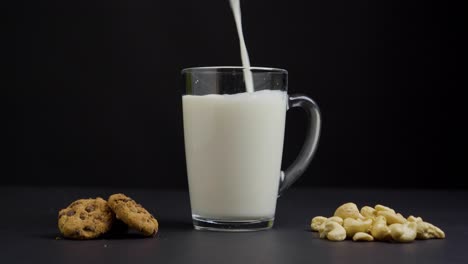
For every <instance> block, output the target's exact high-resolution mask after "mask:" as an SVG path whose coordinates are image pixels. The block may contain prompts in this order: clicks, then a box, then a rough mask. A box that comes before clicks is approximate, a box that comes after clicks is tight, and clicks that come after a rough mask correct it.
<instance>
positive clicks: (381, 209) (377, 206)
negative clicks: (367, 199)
mask: <svg viewBox="0 0 468 264" xmlns="http://www.w3.org/2000/svg"><path fill="white" fill-rule="evenodd" d="M374 208H375V210H377V211H390V212H392V213H394V214H395V213H396V212H395V210H393V209H392V208H390V207H387V206H385V205H381V204H378V205H376V206H375V207H374Z"/></svg>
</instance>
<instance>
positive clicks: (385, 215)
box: [310, 203, 445, 242]
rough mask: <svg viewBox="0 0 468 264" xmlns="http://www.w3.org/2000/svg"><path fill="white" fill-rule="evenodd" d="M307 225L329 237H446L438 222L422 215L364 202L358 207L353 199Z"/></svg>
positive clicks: (406, 239) (395, 239)
mask: <svg viewBox="0 0 468 264" xmlns="http://www.w3.org/2000/svg"><path fill="white" fill-rule="evenodd" d="M310 227H311V228H312V230H313V231H318V232H319V234H320V238H324V239H325V238H326V239H328V240H331V241H343V240H345V239H346V238H350V239H353V240H354V241H374V240H377V241H395V242H412V241H414V240H415V239H431V238H445V233H444V231H442V230H441V229H440V228H438V227H437V226H435V225H433V224H430V223H428V222H424V221H423V219H422V218H421V217H414V216H412V215H411V216H409V217H408V218H405V217H404V216H403V215H401V214H400V213H396V212H395V210H393V209H392V208H389V207H386V206H383V205H380V204H378V205H376V206H375V207H374V208H372V207H370V206H364V207H362V208H361V210H360V211H359V209H358V207H357V206H356V204H355V203H345V204H343V205H341V206H340V207H338V208H337V209H336V211H335V214H334V215H333V216H332V217H328V218H327V217H323V216H316V217H314V218H313V219H312V222H311V224H310Z"/></svg>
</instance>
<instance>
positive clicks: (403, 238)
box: [388, 222, 418, 242]
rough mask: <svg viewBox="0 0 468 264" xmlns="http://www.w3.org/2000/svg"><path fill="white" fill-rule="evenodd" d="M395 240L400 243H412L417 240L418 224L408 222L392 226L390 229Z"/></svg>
mask: <svg viewBox="0 0 468 264" xmlns="http://www.w3.org/2000/svg"><path fill="white" fill-rule="evenodd" d="M388 228H389V229H390V234H391V235H392V238H393V240H395V241H398V242H412V241H414V240H415V239H416V231H417V228H418V224H417V223H415V222H407V223H404V224H392V225H390V226H389V227H388Z"/></svg>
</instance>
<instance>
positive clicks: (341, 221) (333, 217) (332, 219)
mask: <svg viewBox="0 0 468 264" xmlns="http://www.w3.org/2000/svg"><path fill="white" fill-rule="evenodd" d="M327 221H333V222H337V223H338V224H340V225H343V218H341V217H339V216H332V217H329V218H328V219H327Z"/></svg>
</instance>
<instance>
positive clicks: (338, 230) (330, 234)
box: [320, 221, 346, 241]
mask: <svg viewBox="0 0 468 264" xmlns="http://www.w3.org/2000/svg"><path fill="white" fill-rule="evenodd" d="M325 237H326V238H327V239H328V240H331V241H343V240H344V239H345V238H346V230H345V229H344V228H343V227H342V226H341V225H340V224H338V223H337V222H334V221H327V222H325V226H324V229H323V230H322V231H321V232H320V238H325Z"/></svg>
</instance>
